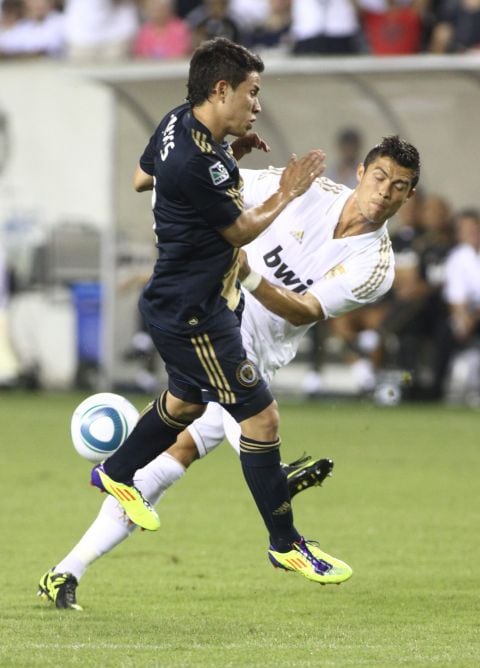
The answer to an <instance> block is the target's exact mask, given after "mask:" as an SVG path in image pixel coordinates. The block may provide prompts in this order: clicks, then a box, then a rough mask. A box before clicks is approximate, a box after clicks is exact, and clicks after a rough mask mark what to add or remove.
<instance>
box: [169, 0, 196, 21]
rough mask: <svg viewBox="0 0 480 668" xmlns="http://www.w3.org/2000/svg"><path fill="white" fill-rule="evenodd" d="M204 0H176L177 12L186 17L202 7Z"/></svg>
mask: <svg viewBox="0 0 480 668" xmlns="http://www.w3.org/2000/svg"><path fill="white" fill-rule="evenodd" d="M201 4H202V0H176V2H175V14H176V15H177V16H179V17H180V18H182V19H184V18H185V17H186V16H187V14H190V12H191V11H193V10H194V9H196V8H197V7H200V5H201Z"/></svg>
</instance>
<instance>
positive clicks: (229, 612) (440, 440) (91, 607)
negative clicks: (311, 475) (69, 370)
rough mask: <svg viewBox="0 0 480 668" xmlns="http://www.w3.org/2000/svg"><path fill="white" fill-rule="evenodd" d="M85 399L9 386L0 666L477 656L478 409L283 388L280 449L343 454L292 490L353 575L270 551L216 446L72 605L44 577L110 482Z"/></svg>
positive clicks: (4, 410)
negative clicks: (301, 566)
mask: <svg viewBox="0 0 480 668" xmlns="http://www.w3.org/2000/svg"><path fill="white" fill-rule="evenodd" d="M81 398H83V396H80V395H79V394H74V393H72V394H70V393H68V394H32V395H28V394H21V393H16V392H10V393H8V392H7V393H3V394H0V416H1V421H0V424H1V432H0V434H1V435H0V441H1V457H2V466H1V471H2V476H1V477H2V506H1V512H0V521H1V532H0V542H1V554H2V559H1V569H0V578H1V583H0V584H1V589H0V591H1V613H0V666H2V667H3V666H12V667H15V668H17V667H19V666H42V667H44V666H55V667H57V666H82V667H84V666H101V667H110V666H111V667H115V668H123V667H124V666H128V667H132V668H144V667H154V666H159V667H170V666H195V667H202V666H206V667H216V666H219V667H220V666H221V667H222V668H224V667H228V666H232V667H239V666H248V667H253V666H259V667H260V666H261V667H267V666H280V667H283V666H385V667H387V666H478V665H480V587H479V584H480V526H479V524H480V523H479V520H480V498H479V462H480V439H479V435H480V415H479V413H478V412H475V411H468V410H463V409H454V408H446V407H440V406H438V407H433V406H425V407H420V406H415V407H412V406H407V405H405V406H400V407H398V408H394V409H388V408H383V409H382V408H375V407H373V406H372V405H370V404H368V403H364V402H348V403H340V402H326V403H307V404H297V405H294V404H287V403H283V404H282V405H281V412H282V429H281V433H282V437H283V443H284V445H283V447H282V454H283V458H284V459H285V460H287V459H293V458H295V457H297V456H298V455H300V454H302V452H303V451H304V450H306V451H308V452H309V453H311V454H314V455H315V456H318V457H322V456H330V457H332V458H333V459H334V460H335V469H334V475H333V477H332V478H331V479H329V480H327V481H326V482H325V483H324V485H323V487H322V488H316V489H311V490H308V491H306V492H305V493H303V494H302V495H300V496H298V497H297V498H296V499H295V500H294V510H295V516H296V524H297V527H298V528H299V529H300V530H301V532H302V533H304V534H305V535H306V536H307V537H309V538H315V539H319V540H320V542H321V545H322V546H323V548H324V549H325V550H326V551H327V552H331V553H332V554H334V555H336V556H338V557H340V558H343V559H345V561H347V562H348V563H350V564H351V565H352V567H353V569H354V575H353V577H352V579H351V580H350V581H349V582H347V583H345V584H343V585H341V586H328V587H320V586H318V585H315V584H313V583H311V582H308V581H307V580H306V579H304V578H302V577H301V576H299V575H295V574H291V573H285V572H281V571H278V570H275V569H273V568H272V567H271V566H270V565H269V562H268V561H267V559H266V547H267V546H266V533H265V530H264V528H263V526H262V524H261V521H260V519H259V516H258V514H257V511H256V509H255V508H254V505H253V501H252V500H251V498H250V496H249V494H248V491H247V489H246V485H245V484H244V482H243V479H242V475H241V471H240V468H239V463H238V460H237V458H236V455H235V454H234V452H233V450H232V449H231V448H230V447H229V446H228V445H223V446H222V447H220V448H218V450H217V451H216V452H214V453H213V454H212V455H210V456H209V457H208V458H207V459H206V460H205V461H202V462H197V463H196V464H195V465H194V466H193V467H192V468H191V469H190V471H189V472H188V473H187V475H186V476H185V477H184V478H183V479H182V480H181V481H180V482H179V483H178V484H177V485H176V486H175V487H174V488H172V489H171V490H170V491H169V492H168V494H167V495H166V496H165V498H164V499H163V500H162V501H161V503H160V505H159V512H160V515H161V518H162V527H161V529H160V531H158V532H157V533H154V534H150V533H147V532H144V533H141V532H138V533H136V534H135V535H134V536H133V537H132V538H130V539H129V540H128V541H126V542H125V543H124V544H123V545H121V546H120V547H119V548H117V550H116V551H115V552H113V553H112V554H110V555H108V556H107V557H105V558H103V559H101V560H100V561H98V562H97V563H96V564H94V565H93V566H92V568H91V569H90V570H89V571H88V573H87V574H86V575H85V576H84V578H83V579H82V581H81V585H80V587H79V589H78V600H79V602H80V603H81V604H82V605H83V606H84V609H85V610H84V612H83V613H75V612H72V611H58V610H56V609H55V608H54V607H51V606H49V605H47V604H44V603H42V602H41V601H40V600H39V599H37V598H36V596H35V592H36V587H37V582H38V579H39V577H40V576H41V575H42V574H43V572H44V571H45V570H47V568H49V567H50V566H52V565H54V564H55V563H56V561H58V560H59V559H60V558H61V557H62V556H64V554H66V552H67V551H69V549H70V548H71V547H72V545H73V544H74V543H75V542H76V541H77V539H78V538H79V537H80V536H81V534H82V532H83V531H84V530H85V529H86V527H87V526H88V525H89V523H90V522H91V521H92V519H93V518H94V516H95V514H96V511H97V509H98V506H99V503H100V500H101V498H102V497H101V495H100V494H99V493H98V492H97V491H96V490H94V489H92V488H90V487H89V486H88V477H89V468H90V466H89V464H88V462H86V461H85V460H83V459H81V458H80V457H79V456H78V455H77V454H76V453H75V451H74V450H73V447H72V446H71V444H70V438H69V421H70V415H71V413H72V411H73V408H74V407H75V405H76V404H77V403H78V402H79V401H80V399H81ZM133 401H134V402H135V403H136V405H138V406H139V407H141V406H142V404H143V403H144V401H143V399H142V398H138V397H134V398H133Z"/></svg>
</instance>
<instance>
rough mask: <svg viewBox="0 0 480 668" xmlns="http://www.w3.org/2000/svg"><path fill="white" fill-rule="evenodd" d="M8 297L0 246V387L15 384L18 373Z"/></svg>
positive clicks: (6, 274)
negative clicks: (10, 327) (12, 341)
mask: <svg viewBox="0 0 480 668" xmlns="http://www.w3.org/2000/svg"><path fill="white" fill-rule="evenodd" d="M9 296H10V290H9V281H8V268H7V262H6V258H5V256H4V254H3V250H2V246H1V245H0V387H5V386H10V385H13V384H15V383H16V381H17V379H18V373H19V366H18V362H17V359H16V356H15V353H14V351H13V348H12V344H11V337H10V331H9V322H8V310H7V307H8V301H9Z"/></svg>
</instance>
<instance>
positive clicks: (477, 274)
mask: <svg viewBox="0 0 480 668" xmlns="http://www.w3.org/2000/svg"><path fill="white" fill-rule="evenodd" d="M455 222H456V232H457V245H456V246H455V248H454V249H453V250H452V252H451V253H450V255H449V257H448V260H447V263H446V270H445V286H444V297H445V300H446V302H447V304H448V308H449V313H450V320H449V328H448V336H449V338H450V339H451V341H452V345H451V346H449V347H448V352H450V353H456V356H457V360H458V358H459V357H460V355H458V353H460V352H462V358H463V362H464V364H463V365H462V366H463V373H462V376H463V378H462V381H463V383H464V384H465V387H464V388H462V389H463V390H464V392H465V393H468V392H469V391H473V392H474V393H476V397H477V400H478V397H479V396H480V394H479V391H480V341H479V338H478V337H479V336H480V211H478V210H477V209H465V210H463V211H461V212H460V213H459V214H458V215H457V216H456V221H455ZM465 353H466V354H465ZM448 361H449V358H447V359H446V361H445V362H446V364H448ZM465 362H466V364H465ZM453 371H454V372H455V364H454V365H453ZM453 375H455V373H454V374H453ZM477 403H478V402H477Z"/></svg>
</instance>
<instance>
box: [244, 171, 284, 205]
mask: <svg viewBox="0 0 480 668" xmlns="http://www.w3.org/2000/svg"><path fill="white" fill-rule="evenodd" d="M282 171H283V170H282V169H275V168H273V167H270V168H269V169H241V170H240V174H241V176H242V179H243V199H244V202H245V208H246V209H250V208H251V207H252V206H258V205H259V204H262V202H265V200H266V199H268V198H269V197H270V196H271V195H273V193H274V192H275V191H276V190H277V189H278V184H279V182H280V177H281V175H282Z"/></svg>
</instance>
